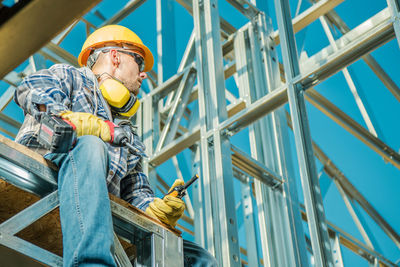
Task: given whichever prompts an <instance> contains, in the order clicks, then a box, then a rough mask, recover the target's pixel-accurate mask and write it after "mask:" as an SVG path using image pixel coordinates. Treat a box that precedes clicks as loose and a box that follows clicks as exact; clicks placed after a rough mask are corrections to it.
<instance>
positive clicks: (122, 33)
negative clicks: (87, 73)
mask: <svg viewBox="0 0 400 267" xmlns="http://www.w3.org/2000/svg"><path fill="white" fill-rule="evenodd" d="M110 44H114V45H117V46H118V45H121V46H122V45H123V44H129V45H134V46H136V47H139V48H140V49H142V50H143V53H144V57H143V58H144V71H145V72H146V71H149V70H151V68H152V67H153V64H154V58H153V54H152V53H151V52H150V49H148V48H147V46H145V45H144V44H143V42H142V40H141V39H140V38H139V36H137V35H136V34H135V33H134V32H133V31H131V30H130V29H128V28H126V27H124V26H121V25H108V26H104V27H101V28H100V29H97V30H96V31H94V32H93V33H92V34H91V35H89V37H88V38H87V39H86V41H85V43H84V44H83V46H82V50H81V53H80V54H79V57H78V63H79V65H80V66H86V63H87V60H88V57H89V56H90V53H91V52H92V51H93V50H95V49H97V48H101V47H104V46H109V45H110Z"/></svg>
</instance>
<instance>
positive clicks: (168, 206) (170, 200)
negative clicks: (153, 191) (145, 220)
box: [146, 179, 185, 227]
mask: <svg viewBox="0 0 400 267" xmlns="http://www.w3.org/2000/svg"><path fill="white" fill-rule="evenodd" d="M183 184H184V181H183V180H180V179H177V180H175V182H174V184H173V185H172V186H171V189H170V190H169V191H171V190H172V188H174V187H175V186H179V185H183ZM184 211H185V203H184V202H183V201H182V200H181V199H179V198H177V197H173V196H170V195H166V196H165V197H164V198H163V199H160V198H155V199H154V200H153V202H151V203H150V205H149V206H148V207H147V209H146V213H147V214H148V215H150V216H152V217H154V218H157V219H159V220H160V221H162V222H163V223H166V224H168V225H170V226H171V227H175V225H176V222H177V221H178V220H179V219H180V218H181V217H182V215H183V212H184Z"/></svg>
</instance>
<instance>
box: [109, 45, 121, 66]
mask: <svg viewBox="0 0 400 267" xmlns="http://www.w3.org/2000/svg"><path fill="white" fill-rule="evenodd" d="M110 58H111V62H112V64H113V66H115V67H118V65H119V63H120V58H119V54H118V52H117V50H115V49H111V51H110Z"/></svg>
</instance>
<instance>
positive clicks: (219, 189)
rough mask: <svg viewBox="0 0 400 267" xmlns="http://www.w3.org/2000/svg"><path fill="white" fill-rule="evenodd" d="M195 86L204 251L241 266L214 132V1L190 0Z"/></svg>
mask: <svg viewBox="0 0 400 267" xmlns="http://www.w3.org/2000/svg"><path fill="white" fill-rule="evenodd" d="M193 18H194V25H195V27H194V28H195V43H196V61H197V71H198V85H199V117H200V133H201V139H200V144H201V147H200V151H201V160H202V175H203V177H202V178H203V179H202V181H203V188H204V200H205V214H206V218H207V223H206V225H207V248H208V249H209V251H210V252H211V253H213V254H214V255H215V256H216V258H217V261H218V262H219V264H220V265H221V266H240V252H239V244H238V241H239V239H238V230H237V226H236V225H237V221H236V211H235V207H234V206H233V205H231V199H232V195H231V194H232V193H233V171H232V159H231V156H230V141H229V137H228V136H227V135H226V134H224V133H223V132H221V131H214V134H213V135H212V137H211V138H208V136H207V135H206V133H207V132H208V131H209V130H212V129H215V128H216V126H217V125H218V124H219V121H221V120H224V119H226V118H227V116H228V114H227V110H226V103H225V101H226V100H225V99H226V98H225V85H224V76H223V61H222V48H221V43H220V27H219V25H220V20H219V13H218V3H217V1H215V0H205V1H193Z"/></svg>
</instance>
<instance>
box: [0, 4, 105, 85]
mask: <svg viewBox="0 0 400 267" xmlns="http://www.w3.org/2000/svg"><path fill="white" fill-rule="evenodd" d="M99 2H100V0H58V1H54V0H35V1H31V2H30V3H29V4H27V5H26V6H25V7H24V8H23V9H22V10H20V11H19V12H18V13H16V14H15V15H14V16H13V17H11V18H10V19H9V20H7V21H6V22H5V23H3V24H2V25H1V26H0V38H1V39H2V41H1V42H0V62H1V64H0V79H2V78H3V77H4V76H5V75H6V74H7V73H9V72H11V71H12V70H13V69H14V68H16V67H17V66H18V65H20V64H21V63H22V62H24V61H25V60H26V59H27V58H28V57H29V56H30V55H32V54H34V53H35V52H36V51H38V50H39V49H40V48H41V47H43V46H44V45H46V44H47V43H48V42H50V41H51V39H53V38H54V37H55V36H56V35H57V34H59V33H60V32H61V31H63V30H64V29H65V28H66V27H67V26H69V25H70V24H71V23H73V22H74V20H75V19H76V18H78V17H81V16H83V15H84V14H85V13H87V12H88V11H89V10H90V9H91V8H92V7H94V6H95V5H96V4H97V3H99Z"/></svg>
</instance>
